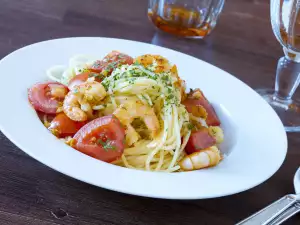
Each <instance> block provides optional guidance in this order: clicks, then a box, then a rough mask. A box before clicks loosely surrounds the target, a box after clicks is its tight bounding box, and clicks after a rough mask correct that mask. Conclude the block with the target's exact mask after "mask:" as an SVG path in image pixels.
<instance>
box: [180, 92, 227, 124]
mask: <svg viewBox="0 0 300 225" xmlns="http://www.w3.org/2000/svg"><path fill="white" fill-rule="evenodd" d="M182 104H184V105H185V107H186V110H187V111H188V112H189V113H192V111H193V109H192V108H193V107H195V106H197V105H201V106H203V108H204V109H205V110H206V112H207V118H206V123H207V125H208V126H220V124H221V123H220V120H219V118H218V116H217V114H216V112H215V110H214V108H213V107H212V105H211V104H210V103H209V102H208V100H207V99H206V98H205V97H204V95H203V97H201V98H199V99H193V98H187V99H185V100H184V101H183V103H182Z"/></svg>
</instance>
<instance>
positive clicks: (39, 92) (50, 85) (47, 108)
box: [28, 82, 69, 114]
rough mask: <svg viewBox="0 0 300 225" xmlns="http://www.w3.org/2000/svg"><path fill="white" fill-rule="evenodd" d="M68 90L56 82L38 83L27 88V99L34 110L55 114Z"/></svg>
mask: <svg viewBox="0 0 300 225" xmlns="http://www.w3.org/2000/svg"><path fill="white" fill-rule="evenodd" d="M68 91H69V89H68V88H67V87H66V86H64V85H63V84H60V83H58V82H46V83H38V84H35V85H33V86H32V87H31V88H30V89H29V90H28V99H29V101H30V103H31V105H32V106H33V108H34V109H35V110H37V111H41V112H44V113H47V114H55V113H56V110H57V108H58V107H59V105H61V103H62V102H63V100H64V97H65V96H66V94H67V93H68Z"/></svg>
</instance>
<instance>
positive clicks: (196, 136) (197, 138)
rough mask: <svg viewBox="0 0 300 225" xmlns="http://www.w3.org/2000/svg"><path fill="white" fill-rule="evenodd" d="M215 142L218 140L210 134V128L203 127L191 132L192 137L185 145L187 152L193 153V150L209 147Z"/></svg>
mask: <svg viewBox="0 0 300 225" xmlns="http://www.w3.org/2000/svg"><path fill="white" fill-rule="evenodd" d="M215 144H216V140H215V138H214V137H212V136H211V135H210V134H209V132H208V129H207V128H201V129H200V130H198V131H193V132H192V133H191V136H190V139H189V140H188V142H187V144H186V146H185V151H186V153H187V154H192V153H193V152H197V151H200V150H203V149H206V148H209V147H211V146H213V145H215Z"/></svg>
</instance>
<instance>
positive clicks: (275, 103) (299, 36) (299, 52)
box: [257, 0, 300, 132]
mask: <svg viewBox="0 0 300 225" xmlns="http://www.w3.org/2000/svg"><path fill="white" fill-rule="evenodd" d="M270 3H271V4H270V10H271V24H272V29H273V32H274V34H275V36H276V38H277V40H278V41H279V43H280V44H281V45H282V47H283V52H284V56H283V57H282V58H280V59H279V61H278V65H277V72H276V80H275V88H274V90H270V89H262V90H257V91H258V93H259V94H261V95H262V97H263V98H264V99H265V100H266V101H267V102H268V103H269V104H270V105H271V106H272V107H273V108H274V110H275V111H276V112H277V114H278V116H279V117H280V119H281V121H282V123H283V125H284V126H285V129H286V131H288V132H296V131H300V102H299V101H298V100H296V99H292V97H293V95H294V93H295V91H296V89H297V88H298V86H299V82H300V14H299V9H300V0H271V2H270Z"/></svg>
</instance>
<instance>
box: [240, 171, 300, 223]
mask: <svg viewBox="0 0 300 225" xmlns="http://www.w3.org/2000/svg"><path fill="white" fill-rule="evenodd" d="M294 188H295V192H296V194H289V195H286V196H284V197H282V198H281V199H279V200H277V201H276V202H274V203H272V204H271V205H269V206H267V207H266V208H264V209H262V210H260V211H259V212H257V213H255V214H253V215H252V216H250V217H248V218H246V219H245V220H243V221H241V222H239V223H238V224H236V225H279V224H282V223H283V222H284V221H286V220H287V219H289V218H290V217H292V216H293V215H295V214H296V213H298V212H299V211H300V168H298V170H297V171H296V173H295V176H294Z"/></svg>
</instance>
